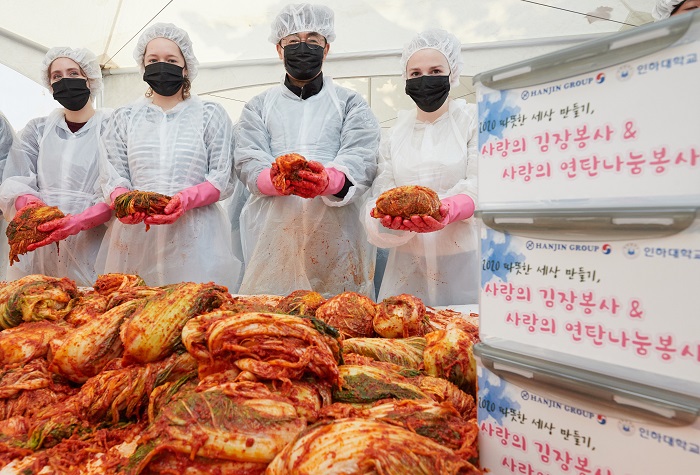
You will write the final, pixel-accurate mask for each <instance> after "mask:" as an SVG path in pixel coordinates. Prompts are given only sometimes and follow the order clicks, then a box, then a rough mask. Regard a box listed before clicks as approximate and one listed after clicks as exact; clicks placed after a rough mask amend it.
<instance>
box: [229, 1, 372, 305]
mask: <svg viewBox="0 0 700 475" xmlns="http://www.w3.org/2000/svg"><path fill="white" fill-rule="evenodd" d="M334 39H335V32H334V19H333V11H332V10H331V9H329V8H328V7H325V6H321V5H310V4H299V5H288V6H286V7H285V8H283V9H282V11H281V12H280V13H279V15H278V16H277V17H276V18H275V20H274V21H273V23H272V33H271V35H270V41H271V42H272V43H274V44H275V45H276V48H277V52H278V55H279V58H280V59H281V60H283V61H284V66H285V70H286V74H285V76H284V78H283V80H282V81H281V84H279V85H278V86H275V87H273V88H271V89H268V90H267V91H265V92H263V93H261V94H259V95H257V96H256V97H254V98H252V99H251V100H250V101H249V102H248V104H246V106H245V107H244V109H243V111H242V112H241V116H240V120H239V122H238V124H237V127H236V149H235V152H234V158H235V168H236V173H237V174H238V177H239V178H240V180H241V181H242V182H243V183H244V184H245V185H246V187H247V188H248V190H249V191H250V193H251V195H250V197H249V198H248V200H247V202H246V203H245V205H244V207H243V210H242V213H241V240H242V248H243V254H244V256H245V266H246V270H245V274H244V276H243V283H242V284H241V290H240V292H241V293H242V294H253V293H264V294H273V295H286V294H289V293H291V292H292V291H294V290H298V289H305V290H313V291H316V292H319V293H321V294H322V295H324V296H326V297H329V296H332V295H336V294H339V293H341V292H343V291H354V292H359V293H362V294H365V295H367V296H369V297H374V283H373V275H374V262H375V254H376V249H375V248H374V247H373V246H372V245H371V244H370V243H369V242H368V241H367V237H366V235H365V232H364V229H363V228H362V225H361V224H360V222H359V212H360V206H361V204H362V203H363V195H364V193H365V192H366V191H367V189H368V188H369V186H370V185H371V184H372V180H373V179H374V176H375V174H376V170H377V149H378V147H379V139H380V129H379V124H378V122H377V119H376V118H375V117H374V114H373V113H372V111H371V110H370V108H369V106H368V105H367V103H366V102H365V101H364V99H362V97H361V96H360V95H359V94H357V93H355V92H353V91H350V90H349V89H346V88H343V87H340V86H338V85H336V84H334V82H333V80H332V79H331V78H330V77H327V76H324V75H323V73H322V71H321V68H322V65H323V61H324V59H325V58H326V55H327V54H328V51H329V49H330V43H331V42H333V40H334ZM288 153H298V154H300V155H302V156H304V157H305V158H306V159H307V160H308V161H309V168H310V170H309V171H302V172H300V173H299V176H300V178H301V181H299V182H297V181H294V182H290V183H289V186H288V187H287V188H285V189H284V190H281V189H278V188H276V187H275V185H273V182H272V178H271V177H272V176H274V174H275V173H276V171H277V167H276V166H275V165H274V163H275V159H276V157H279V156H281V155H284V154H288ZM271 174H272V175H271Z"/></svg>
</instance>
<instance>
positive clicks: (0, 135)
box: [0, 112, 15, 281]
mask: <svg viewBox="0 0 700 475" xmlns="http://www.w3.org/2000/svg"><path fill="white" fill-rule="evenodd" d="M14 140H15V130H14V129H13V128H12V125H11V124H10V122H9V121H8V120H7V117H5V115H4V114H3V113H2V112H0V178H1V177H2V174H3V171H4V170H5V163H6V162H7V156H8V155H9V154H10V148H12V143H13V142H14ZM5 231H7V221H5V220H4V219H3V220H1V221H0V281H3V280H5V278H6V277H7V265H8V259H9V257H8V255H9V253H10V246H9V244H8V242H7V238H6V237H5Z"/></svg>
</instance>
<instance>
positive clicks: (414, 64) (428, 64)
mask: <svg viewBox="0 0 700 475" xmlns="http://www.w3.org/2000/svg"><path fill="white" fill-rule="evenodd" d="M449 75H450V65H449V64H448V63H447V58H445V55H444V54H442V53H441V52H439V51H438V50H436V49H432V48H426V49H421V50H418V51H416V52H415V53H413V54H412V55H411V57H410V58H408V62H407V63H406V79H411V78H417V77H421V76H449Z"/></svg>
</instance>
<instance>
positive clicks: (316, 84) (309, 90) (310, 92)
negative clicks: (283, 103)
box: [284, 72, 323, 99]
mask: <svg viewBox="0 0 700 475" xmlns="http://www.w3.org/2000/svg"><path fill="white" fill-rule="evenodd" d="M284 85H285V86H286V87H287V89H289V90H290V91H292V93H293V94H294V95H295V96H298V97H300V98H301V99H308V98H309V97H312V96H315V95H316V94H318V93H319V92H321V89H322V88H323V72H321V73H319V74H318V76H316V77H315V78H313V79H312V80H311V82H310V83H308V84H306V85H305V86H304V87H297V86H295V85H294V84H292V82H291V81H290V80H289V74H285V76H284Z"/></svg>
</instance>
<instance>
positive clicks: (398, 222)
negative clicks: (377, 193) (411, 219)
mask: <svg viewBox="0 0 700 475" xmlns="http://www.w3.org/2000/svg"><path fill="white" fill-rule="evenodd" d="M369 215H370V216H371V217H373V218H377V219H379V222H380V223H381V225H382V226H384V227H385V228H388V229H393V230H394V231H409V229H408V228H406V226H404V225H403V218H402V217H401V216H390V215H388V214H385V215H384V216H381V217H380V216H378V214H377V209H376V208H372V211H370V212H369Z"/></svg>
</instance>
